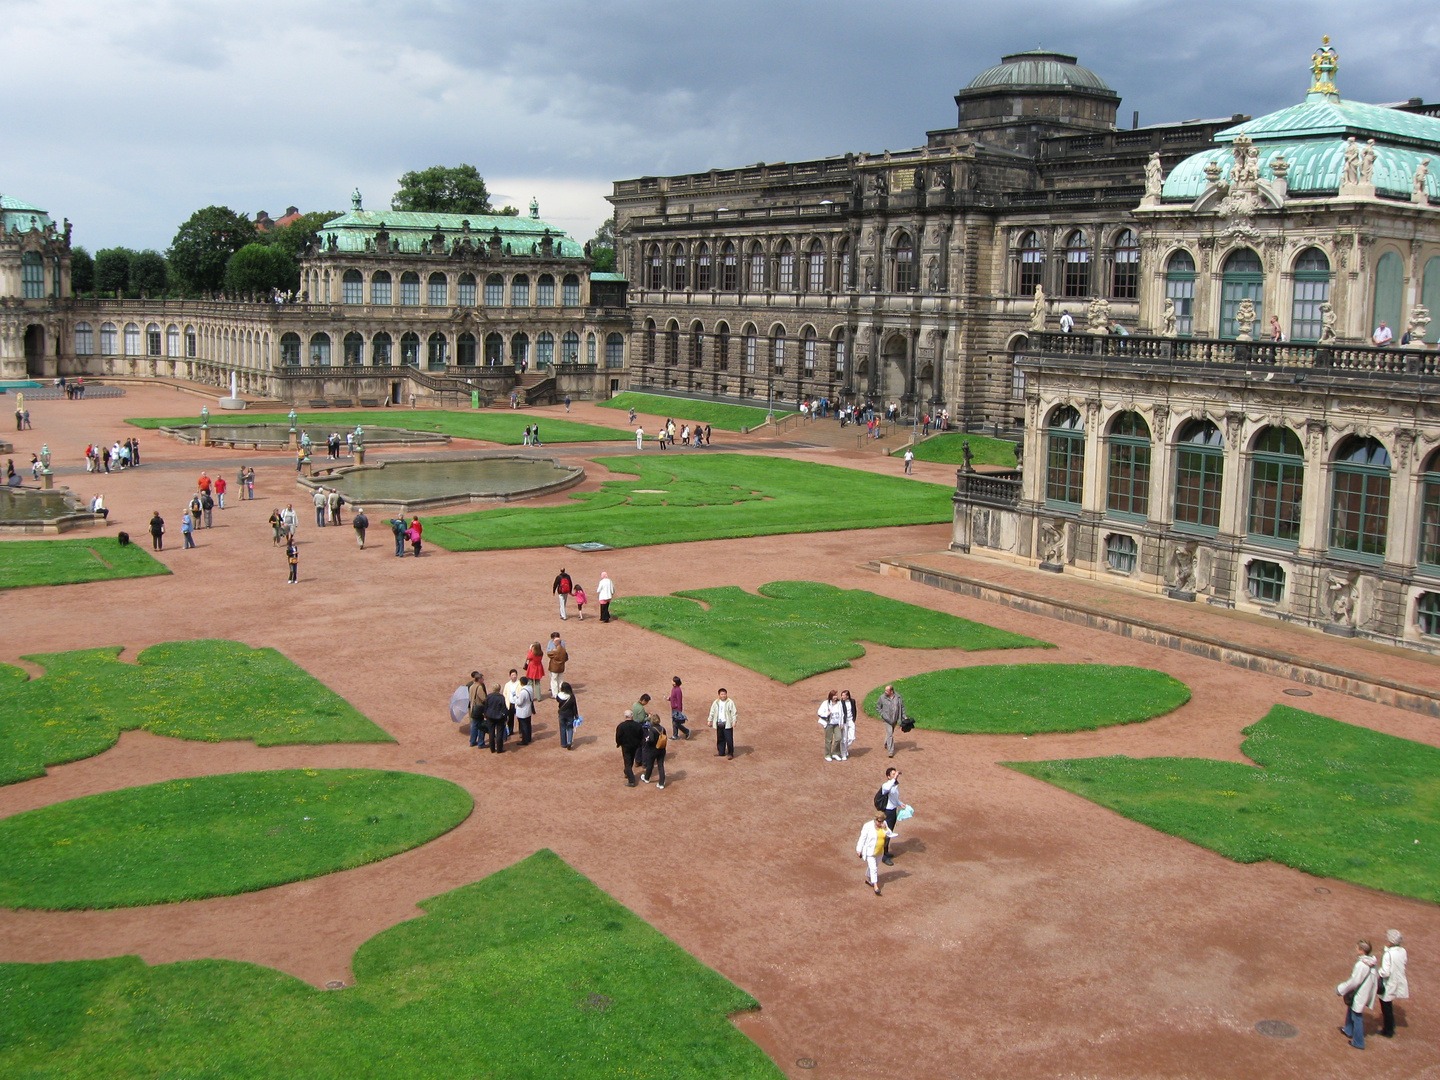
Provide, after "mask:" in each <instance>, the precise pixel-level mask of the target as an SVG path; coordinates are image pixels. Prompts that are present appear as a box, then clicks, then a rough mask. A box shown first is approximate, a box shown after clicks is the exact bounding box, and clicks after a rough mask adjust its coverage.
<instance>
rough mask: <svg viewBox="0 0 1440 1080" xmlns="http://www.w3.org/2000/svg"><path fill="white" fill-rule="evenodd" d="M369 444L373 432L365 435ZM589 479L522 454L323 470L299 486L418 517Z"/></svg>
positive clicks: (577, 471) (557, 488) (569, 468)
mask: <svg viewBox="0 0 1440 1080" xmlns="http://www.w3.org/2000/svg"><path fill="white" fill-rule="evenodd" d="M365 439H366V443H367V444H368V443H369V439H370V436H369V433H368V432H367V433H366V436H365ZM584 479H585V470H584V469H582V468H580V467H579V466H578V465H562V464H560V462H559V461H557V460H555V459H554V458H542V457H525V456H521V455H518V454H505V455H495V456H488V457H480V456H475V457H430V458H408V459H404V460H400V461H394V460H392V461H385V462H381V463H379V464H376V465H342V466H338V467H336V468H332V469H319V470H317V471H316V473H315V475H314V476H313V477H300V478H299V479H298V480H297V481H296V482H297V483H298V484H299V485H300V486H301V487H303V488H305V489H306V491H307V492H311V493H313V492H314V490H315V489H316V488H317V487H324V488H336V489H338V490H339V492H340V494H341V495H343V496H345V501H346V502H348V503H349V504H350V505H351V506H362V507H364V508H365V510H366V513H367V514H368V513H371V512H372V511H376V512H381V513H386V512H388V513H399V514H418V513H424V512H426V511H430V510H439V509H441V508H443V507H446V506H459V505H462V504H465V503H476V502H510V501H512V500H515V499H528V498H534V497H535V496H537V495H548V494H550V493H551V492H554V491H563V490H564V489H565V488H569V487H573V486H575V485H576V484H578V483H580V482H581V481H582V480H584Z"/></svg>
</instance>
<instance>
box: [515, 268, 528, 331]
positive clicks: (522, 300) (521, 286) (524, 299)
mask: <svg viewBox="0 0 1440 1080" xmlns="http://www.w3.org/2000/svg"><path fill="white" fill-rule="evenodd" d="M510 306H511V307H529V306H530V277H529V275H527V274H516V275H515V276H514V277H513V278H511V279H510ZM512 343H513V339H512Z"/></svg>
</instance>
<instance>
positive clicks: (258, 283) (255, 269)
mask: <svg viewBox="0 0 1440 1080" xmlns="http://www.w3.org/2000/svg"><path fill="white" fill-rule="evenodd" d="M224 283H225V292H226V293H228V294H229V295H231V296H250V297H256V298H261V299H263V298H265V297H268V296H269V295H270V294H271V293H272V292H275V291H279V292H294V291H295V290H296V289H298V288H299V287H300V271H299V269H298V268H297V267H296V265H295V260H294V259H293V258H292V257H291V256H290V253H289V252H288V251H286V250H285V249H284V248H283V247H281V246H280V245H278V244H262V243H260V242H258V241H256V242H254V243H250V244H246V245H245V246H244V247H242V248H241V249H240V250H239V251H237V252H235V254H233V255H231V256H230V259H229V261H228V262H226V264H225V282H224Z"/></svg>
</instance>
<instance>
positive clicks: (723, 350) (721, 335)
mask: <svg viewBox="0 0 1440 1080" xmlns="http://www.w3.org/2000/svg"><path fill="white" fill-rule="evenodd" d="M715 369H716V370H717V371H729V370H730V324H729V323H725V322H722V323H719V324H718V325H717V326H716V327H715Z"/></svg>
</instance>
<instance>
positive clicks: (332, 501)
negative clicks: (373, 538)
mask: <svg viewBox="0 0 1440 1080" xmlns="http://www.w3.org/2000/svg"><path fill="white" fill-rule="evenodd" d="M312 501H313V502H314V503H315V524H316V526H318V527H319V528H322V529H323V528H324V527H325V526H326V525H327V524H330V525H343V524H344V522H343V521H341V520H340V508H341V507H343V506H344V505H345V496H344V495H341V494H340V491H339V489H338V488H326V487H317V488H316V489H315V495H314V497H313V499H312ZM360 546H361V547H364V546H365V545H364V544H363V543H362V544H361V545H360Z"/></svg>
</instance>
